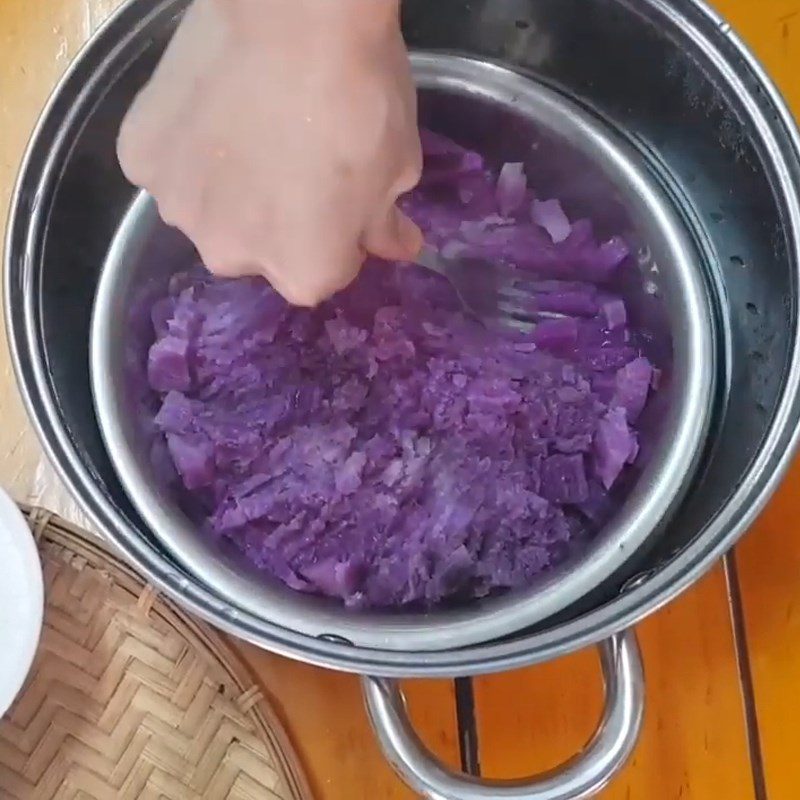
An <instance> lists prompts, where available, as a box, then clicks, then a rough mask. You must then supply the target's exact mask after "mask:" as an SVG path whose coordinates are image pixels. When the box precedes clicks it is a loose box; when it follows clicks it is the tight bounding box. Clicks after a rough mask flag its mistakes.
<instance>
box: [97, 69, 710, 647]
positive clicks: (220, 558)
mask: <svg viewBox="0 0 800 800" xmlns="http://www.w3.org/2000/svg"><path fill="white" fill-rule="evenodd" d="M414 67H415V73H416V77H417V82H418V84H419V86H420V87H421V88H422V89H423V91H424V93H425V94H424V99H423V106H425V107H426V108H427V109H429V111H428V113H433V114H436V115H438V117H439V118H440V119H445V118H446V120H447V121H448V124H449V125H451V126H455V125H458V127H459V131H460V133H461V136H462V139H461V141H465V140H466V141H470V140H471V139H472V137H476V136H478V135H479V132H476V128H477V129H478V131H479V130H480V128H483V127H485V126H487V125H488V123H494V119H493V117H496V116H498V115H503V116H504V117H507V118H508V119H509V121H511V122H512V124H515V125H516V126H517V128H518V136H519V137H520V138H521V139H524V140H525V141H526V145H527V146H526V147H525V148H524V150H523V151H522V153H523V155H525V154H527V153H528V152H530V150H531V143H535V144H536V145H537V158H540V159H547V160H550V159H558V160H559V161H560V162H561V163H562V164H563V165H564V167H563V169H564V171H565V174H566V175H567V177H566V181H568V182H569V183H570V185H571V186H573V185H574V184H575V179H574V178H572V177H571V173H567V168H568V167H569V169H576V170H578V174H579V176H580V188H578V189H575V188H573V191H574V192H575V193H576V194H578V195H579V196H578V197H577V198H576V200H575V201H574V202H581V203H583V204H584V206H586V207H589V208H602V209H603V211H604V212H605V214H606V215H608V209H607V208H606V206H607V205H608V204H609V203H608V200H607V198H609V197H613V198H614V200H615V203H616V205H617V208H618V209H619V211H618V218H616V219H614V221H613V223H612V224H614V225H615V226H616V225H619V226H620V228H619V229H620V230H623V231H625V233H626V234H627V238H629V239H630V240H631V241H634V242H635V243H636V245H637V249H639V250H646V251H647V253H648V254H649V260H648V261H647V263H646V264H645V265H644V266H643V267H642V270H643V274H642V275H637V280H638V283H637V284H634V289H631V290H629V302H628V306H629V308H632V309H635V308H636V306H637V304H638V305H642V306H644V308H646V309H647V310H648V311H649V310H650V309H651V305H652V296H650V295H648V294H647V293H646V292H645V291H644V289H643V288H642V287H643V286H644V284H645V283H646V282H650V283H653V282H654V281H655V280H657V281H658V292H659V294H660V296H661V298H662V299H663V301H664V303H665V305H666V313H668V315H669V326H670V327H671V328H672V329H673V330H675V331H677V332H678V333H677V335H676V336H675V339H674V342H673V345H672V348H671V357H670V348H669V347H668V346H666V347H663V346H662V348H661V349H662V350H663V351H664V352H663V353H662V354H661V355H662V356H663V358H662V359H661V360H659V364H660V365H661V366H663V367H664V368H665V372H664V377H663V379H662V381H663V382H662V385H663V390H662V392H660V393H659V402H660V405H659V408H658V409H657V411H658V415H657V416H656V417H654V420H655V421H653V420H651V430H649V431H647V433H648V434H649V454H648V456H647V457H646V459H644V460H645V461H646V463H645V465H644V467H643V469H642V472H641V475H640V476H639V478H638V480H637V482H636V485H635V486H634V488H633V491H632V492H631V494H630V496H629V498H628V499H627V500H626V503H625V506H624V507H623V508H622V510H621V511H620V512H619V513H618V514H617V515H616V516H615V517H614V518H613V519H612V520H611V522H610V523H609V525H608V526H607V527H606V528H605V529H604V530H603V531H602V532H601V534H600V535H599V536H598V537H597V538H596V540H595V541H593V542H592V543H591V545H590V546H589V547H588V549H587V551H586V553H585V554H581V556H580V557H578V558H575V559H571V560H570V561H569V562H566V563H564V564H563V565H562V566H560V567H559V568H558V569H557V570H553V571H552V572H551V573H549V574H547V575H545V576H543V577H542V579H541V580H539V581H538V582H537V583H535V584H534V585H532V586H531V587H530V588H528V589H525V590H524V591H523V590H520V591H518V592H514V593H512V594H508V595H504V596H501V597H495V598H487V599H485V600H481V601H480V602H476V603H474V604H470V605H469V606H464V607H460V608H454V609H442V610H435V611H430V612H427V613H425V614H420V613H402V614H401V613H381V612H377V611H370V612H356V611H348V610H345V609H343V608H342V607H341V605H340V604H339V603H337V602H335V601H329V600H325V599H321V598H313V597H309V596H307V595H305V594H302V593H299V592H295V591H292V590H290V589H286V588H285V587H283V586H282V585H276V584H274V583H271V582H267V581H265V579H264V576H263V574H259V573H257V572H255V571H254V570H251V569H249V568H248V567H247V565H246V564H245V563H243V562H242V560H241V559H239V558H236V557H235V555H233V554H231V553H230V552H229V550H227V549H223V548H222V547H220V545H219V543H218V542H215V541H212V540H211V539H209V538H208V537H204V536H203V535H201V534H200V533H199V532H198V530H197V526H196V524H195V523H193V522H191V521H190V520H189V519H188V518H187V517H186V516H185V515H184V514H183V512H182V511H181V510H180V508H179V507H178V504H177V502H176V501H175V500H174V499H173V498H171V497H169V496H167V495H165V493H164V492H163V491H160V489H159V487H158V486H157V479H156V476H155V474H154V472H153V467H152V463H151V459H150V442H149V441H147V440H144V439H143V436H142V432H141V427H140V425H138V424H137V409H136V406H135V404H133V403H132V402H131V401H132V398H133V399H137V396H136V394H135V393H132V391H131V386H132V384H137V383H138V385H140V386H146V374H145V364H146V360H145V358H144V353H143V350H142V347H141V344H140V342H137V341H136V337H137V336H138V335H140V332H139V331H138V327H140V326H137V324H136V319H135V318H131V314H132V311H131V309H134V313H139V314H140V313H141V311H140V310H139V309H140V307H141V301H139V300H137V297H138V296H139V295H140V294H141V292H142V291H143V289H145V290H146V289H147V287H151V286H158V285H160V286H162V287H163V285H164V283H165V282H166V281H167V280H168V278H169V272H168V271H173V270H174V271H177V270H180V269H182V268H185V267H186V266H187V264H189V263H191V260H192V256H191V253H192V250H191V246H190V245H189V244H188V242H185V241H182V240H181V237H179V236H177V235H176V234H175V232H174V231H170V230H169V229H168V228H166V226H164V225H163V224H162V223H161V222H160V220H159V217H158V214H157V211H156V208H155V204H154V203H153V201H152V200H150V198H148V197H147V196H146V195H144V194H142V195H140V196H139V197H138V198H137V200H136V201H135V202H134V203H133V205H132V206H131V209H130V211H128V212H127V213H126V214H125V217H124V220H123V222H122V224H121V226H120V228H119V230H118V232H117V233H116V235H115V236H114V239H113V242H112V244H111V248H110V251H109V256H108V258H107V259H106V261H105V263H104V265H103V268H102V271H101V275H100V281H99V284H98V289H97V297H96V301H95V307H94V319H93V322H92V328H91V334H90V336H91V371H92V389H93V393H94V399H95V405H96V411H97V418H98V422H99V425H100V429H101V432H102V434H103V437H104V440H105V444H106V449H107V451H108V453H109V456H110V458H111V461H112V463H113V465H114V467H115V469H116V471H117V473H118V475H119V477H120V480H121V482H122V485H123V487H124V489H125V490H126V491H127V494H128V496H129V497H130V499H131V501H132V503H133V505H134V506H135V508H136V509H137V511H138V512H139V514H141V516H142V518H143V519H144V520H145V522H146V523H147V525H148V527H149V528H150V530H152V531H153V532H154V534H155V535H156V537H157V538H158V539H159V540H160V541H161V542H162V543H163V545H164V546H165V547H166V548H167V549H168V550H169V551H170V552H172V553H173V554H174V555H175V556H176V558H177V559H178V560H179V561H180V562H181V564H183V565H184V566H185V567H186V569H187V570H188V571H189V572H190V573H192V574H193V575H196V576H198V577H199V578H200V580H202V581H203V582H204V583H206V584H207V585H209V586H210V587H212V588H213V589H214V590H215V591H216V592H217V593H218V594H219V596H220V597H222V598H225V599H226V600H227V601H228V602H229V603H230V604H231V605H234V606H237V607H239V608H241V609H242V610H244V611H247V612H249V613H251V614H254V615H257V616H260V617H262V618H264V619H266V620H268V621H269V622H272V623H275V624H277V625H280V626H281V627H283V628H288V629H290V630H294V631H299V632H301V633H305V634H308V635H310V636H327V637H336V638H340V639H346V640H348V641H350V642H352V643H353V644H355V645H356V646H358V647H368V648H374V649H384V650H393V651H401V652H402V651H409V650H411V651H414V650H425V651H434V650H447V649H452V648H456V647H463V646H465V645H468V644H475V643H477V642H486V641H491V640H494V639H499V638H501V637H503V636H506V635H508V634H511V633H514V632H516V631H519V630H521V629H524V628H527V627H529V626H531V625H533V624H535V623H537V622H540V621H541V620H543V619H546V618H547V617H549V616H551V615H553V614H555V613H557V612H559V611H561V610H563V609H564V608H566V607H567V606H569V605H570V604H572V603H574V602H575V601H577V600H578V599H580V598H581V597H583V596H584V595H586V594H587V592H589V591H591V590H592V589H595V588H596V587H597V586H598V585H600V584H601V583H602V582H603V581H604V580H606V579H607V578H608V576H609V575H612V574H614V573H615V572H616V571H618V570H620V569H622V568H623V567H624V564H625V563H626V562H627V561H629V560H630V559H631V558H632V557H634V556H635V555H636V552H637V550H638V549H639V548H640V547H641V546H642V544H643V543H645V542H647V540H648V539H649V538H650V537H651V536H653V535H656V534H657V533H658V532H659V531H660V529H661V526H662V525H663V524H665V522H666V521H667V520H668V517H669V515H670V513H671V512H672V511H673V510H674V509H675V508H676V507H677V505H678V503H679V502H680V500H681V498H682V493H683V492H684V491H685V489H686V487H687V485H688V481H689V480H690V479H691V476H692V475H693V473H694V469H695V466H696V464H697V461H698V458H699V456H700V453H701V450H702V447H703V444H704V440H705V434H706V431H707V429H708V420H709V418H710V411H711V396H712V388H713V379H714V374H715V373H714V369H713V367H714V350H713V339H712V323H711V311H710V306H709V301H708V298H707V296H706V292H705V284H704V282H703V278H702V275H701V273H700V271H699V270H698V269H697V263H698V261H699V255H698V253H697V251H696V249H695V248H694V247H693V244H692V242H691V240H690V239H689V237H688V236H687V235H686V233H685V232H684V230H683V226H682V223H681V221H680V220H679V218H678V217H677V215H676V214H675V213H674V212H673V211H672V209H671V206H670V201H669V199H668V198H667V197H666V196H665V195H664V194H663V193H662V192H661V191H660V189H659V187H658V185H657V184H655V183H654V181H653V180H652V179H651V178H650V176H649V174H648V172H647V169H646V164H645V163H644V161H643V159H642V158H641V157H640V156H639V155H638V153H637V152H636V151H635V150H633V149H632V148H629V147H628V146H627V144H626V143H625V142H624V141H619V140H617V139H616V138H615V137H614V136H613V135H612V133H611V132H608V131H606V130H605V129H604V128H602V127H600V126H599V124H598V123H597V121H596V120H594V119H592V117H591V116H590V115H588V114H586V113H585V112H583V111H582V110H581V109H579V108H576V107H573V106H572V105H571V104H569V103H566V102H565V101H564V100H563V98H561V97H559V96H558V95H557V94H556V93H554V92H552V91H550V90H548V89H546V88H544V87H541V86H539V85H537V84H535V83H533V82H532V81H530V80H527V79H525V78H522V77H520V76H518V75H516V74H514V73H512V72H509V71H508V70H504V69H502V68H500V67H497V66H494V65H491V64H486V63H482V62H478V61H472V60H468V59H464V58H457V57H454V56H447V55H428V54H416V55H415V56H414ZM466 119H472V120H476V121H477V122H478V125H477V126H475V125H473V126H469V125H468V124H467V123H466V122H465V120H466ZM470 143H471V142H470ZM483 144H484V145H485V146H484V147H483V148H482V152H484V153H486V154H487V155H488V156H489V157H491V158H492V160H494V161H502V160H503V159H504V158H505V157H506V155H505V154H504V153H502V152H497V151H496V150H493V149H492V148H491V143H490V142H488V141H487V142H484V143H483ZM593 165H597V166H593ZM592 169H594V171H595V174H594V175H592V182H591V185H590V188H584V187H587V186H589V184H588V183H587V182H586V180H585V178H586V175H587V174H588V171H589V170H592ZM529 174H533V175H535V174H536V169H535V166H534V167H531V168H530V171H529ZM627 209H632V211H631V212H630V214H629V213H628V212H627ZM614 229H616V228H614ZM658 264H660V265H661V269H660V270H659V271H656V270H657V267H656V265H658ZM654 290H655V289H654V288H652V287H651V291H654ZM637 291H638V294H637ZM648 301H650V302H648ZM121 323H122V326H121V327H120V324H121ZM665 327H666V325H665ZM668 334H669V331H668V330H665V331H663V335H664V336H665V337H668ZM149 343H150V342H149V341H147V342H145V346H147V345H149ZM131 353H138V356H134V358H136V357H138V358H139V359H140V369H139V373H138V375H137V374H129V372H130V367H131V361H132V356H131ZM662 413H663V414H664V418H662V417H661V414H662ZM655 423H657V425H656V424H655ZM644 424H645V426H646V423H644Z"/></svg>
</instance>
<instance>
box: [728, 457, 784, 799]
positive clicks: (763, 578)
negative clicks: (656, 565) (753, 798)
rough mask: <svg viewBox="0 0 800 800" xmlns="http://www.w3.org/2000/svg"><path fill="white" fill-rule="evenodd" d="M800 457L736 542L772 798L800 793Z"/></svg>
mask: <svg viewBox="0 0 800 800" xmlns="http://www.w3.org/2000/svg"><path fill="white" fill-rule="evenodd" d="M798 489H800V463H796V464H795V466H794V467H793V469H792V471H791V473H790V475H789V478H788V479H787V481H786V483H785V484H784V486H783V488H782V490H781V491H780V492H779V493H778V494H777V495H776V497H775V499H774V500H773V502H772V503H771V504H770V506H769V508H768V509H767V511H766V512H765V513H764V514H763V515H762V517H761V518H760V519H759V521H758V522H757V523H756V525H755V526H754V529H753V530H752V531H751V532H750V533H749V534H748V535H747V537H746V538H745V540H744V541H743V542H742V543H741V544H740V545H739V547H738V548H737V554H736V559H737V566H738V573H739V581H740V586H741V594H742V604H743V607H744V620H745V631H746V636H747V645H748V651H749V654H750V664H751V673H752V680H753V696H754V701H755V709H756V714H757V718H758V728H759V736H760V743H761V752H762V758H763V762H764V782H765V786H766V788H767V796H768V797H769V798H770V800H795V798H796V797H798V795H800V760H798V758H797V750H798V746H800V716H798V714H797V700H796V698H797V695H798V692H800V522H798V520H799V519H800V493H799V492H798Z"/></svg>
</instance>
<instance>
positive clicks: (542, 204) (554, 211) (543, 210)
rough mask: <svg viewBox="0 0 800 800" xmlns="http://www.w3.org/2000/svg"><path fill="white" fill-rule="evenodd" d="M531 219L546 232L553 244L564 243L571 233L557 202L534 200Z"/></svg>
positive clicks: (567, 221)
mask: <svg viewBox="0 0 800 800" xmlns="http://www.w3.org/2000/svg"><path fill="white" fill-rule="evenodd" d="M531 219H532V220H533V221H534V222H535V223H536V224H537V225H539V226H540V227H542V228H544V229H545V230H546V231H547V233H548V234H549V235H550V238H551V239H552V240H553V243H554V244H560V243H561V242H563V241H565V240H566V239H567V238H569V235H570V234H571V233H572V225H570V224H569V220H568V219H567V215H566V214H565V213H564V209H563V208H561V203H559V201H558V200H534V201H533V206H532V208H531Z"/></svg>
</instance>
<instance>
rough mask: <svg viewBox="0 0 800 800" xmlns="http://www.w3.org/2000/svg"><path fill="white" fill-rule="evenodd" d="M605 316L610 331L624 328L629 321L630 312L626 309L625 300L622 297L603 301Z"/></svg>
mask: <svg viewBox="0 0 800 800" xmlns="http://www.w3.org/2000/svg"><path fill="white" fill-rule="evenodd" d="M603 316H604V317H605V320H606V325H607V326H608V329H609V330H610V331H615V330H617V329H618V328H623V327H624V326H625V325H626V324H627V322H628V312H627V310H626V309H625V302H624V301H623V300H621V299H620V298H615V299H614V300H607V301H606V302H605V303H603Z"/></svg>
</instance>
